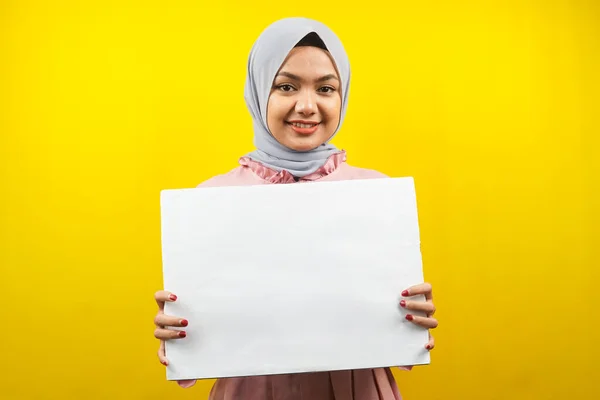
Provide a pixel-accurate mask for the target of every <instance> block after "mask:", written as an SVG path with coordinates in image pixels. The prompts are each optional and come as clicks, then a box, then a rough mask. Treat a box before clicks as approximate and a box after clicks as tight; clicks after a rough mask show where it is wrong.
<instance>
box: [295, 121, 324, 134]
mask: <svg viewBox="0 0 600 400" xmlns="http://www.w3.org/2000/svg"><path fill="white" fill-rule="evenodd" d="M287 124H288V125H289V126H290V127H291V128H292V129H293V130H294V132H296V133H299V134H301V135H312V134H313V133H315V132H316V131H317V129H318V128H319V124H320V123H319V122H295V121H294V122H287Z"/></svg>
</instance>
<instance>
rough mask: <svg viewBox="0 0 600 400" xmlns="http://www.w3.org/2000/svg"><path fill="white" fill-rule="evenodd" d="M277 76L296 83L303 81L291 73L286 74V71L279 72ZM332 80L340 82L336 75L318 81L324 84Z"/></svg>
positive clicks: (328, 75) (329, 75)
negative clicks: (285, 77)
mask: <svg viewBox="0 0 600 400" xmlns="http://www.w3.org/2000/svg"><path fill="white" fill-rule="evenodd" d="M277 76H287V77H288V78H291V79H294V80H296V81H301V80H302V78H300V77H299V76H298V75H295V74H292V73H290V72H285V71H281V72H279V73H278V74H277ZM330 79H335V80H336V81H339V79H338V77H337V76H335V75H334V74H327V75H323V76H322V77H320V78H319V79H317V82H324V81H328V80H330Z"/></svg>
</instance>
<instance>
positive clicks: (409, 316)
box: [406, 314, 414, 321]
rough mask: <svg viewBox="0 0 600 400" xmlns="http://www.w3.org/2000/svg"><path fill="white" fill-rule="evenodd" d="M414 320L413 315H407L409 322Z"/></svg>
mask: <svg viewBox="0 0 600 400" xmlns="http://www.w3.org/2000/svg"><path fill="white" fill-rule="evenodd" d="M413 318H414V317H413V316H412V315H410V314H406V319H407V320H409V321H412V320H413Z"/></svg>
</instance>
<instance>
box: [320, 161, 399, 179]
mask: <svg viewBox="0 0 600 400" xmlns="http://www.w3.org/2000/svg"><path fill="white" fill-rule="evenodd" d="M335 172H336V173H333V174H331V175H329V177H331V180H343V179H376V178H389V176H388V175H386V174H384V173H383V172H381V171H378V170H375V169H371V168H361V167H356V166H353V165H350V164H348V163H343V164H342V165H340V166H339V168H338V170H337V171H335ZM325 178H327V177H325Z"/></svg>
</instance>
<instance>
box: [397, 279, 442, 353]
mask: <svg viewBox="0 0 600 400" xmlns="http://www.w3.org/2000/svg"><path fill="white" fill-rule="evenodd" d="M416 295H425V301H415V300H409V299H406V300H402V301H400V307H402V308H405V309H407V310H413V311H418V312H421V313H425V315H426V317H420V316H418V315H413V314H411V313H408V314H406V319H407V320H409V321H411V322H412V323H414V324H416V325H419V326H422V327H424V328H427V329H428V330H429V329H435V328H437V326H438V321H437V320H436V319H435V318H433V314H435V306H434V305H433V292H432V287H431V284H430V283H422V284H420V285H415V286H411V287H409V288H408V289H406V290H404V291H403V292H402V297H407V298H409V297H412V296H416ZM434 346H435V341H434V339H433V336H432V335H431V331H430V332H429V342H428V343H427V344H426V345H425V348H426V349H427V350H432V349H433V347H434Z"/></svg>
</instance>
